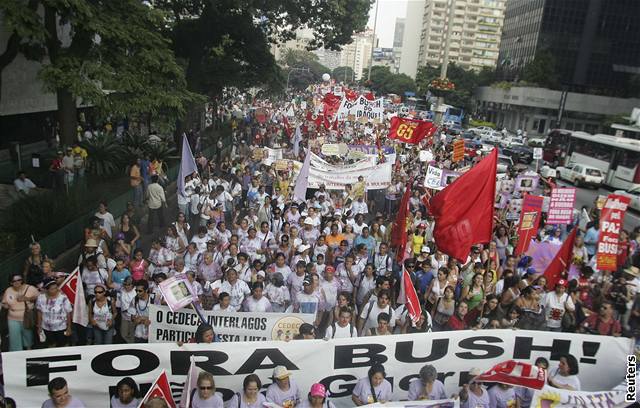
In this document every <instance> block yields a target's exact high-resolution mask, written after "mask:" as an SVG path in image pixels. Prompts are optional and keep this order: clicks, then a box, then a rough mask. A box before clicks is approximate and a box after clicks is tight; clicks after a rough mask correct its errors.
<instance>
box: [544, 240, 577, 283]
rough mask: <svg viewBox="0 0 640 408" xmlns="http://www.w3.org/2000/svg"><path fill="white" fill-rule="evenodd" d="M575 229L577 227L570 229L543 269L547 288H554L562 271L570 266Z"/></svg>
mask: <svg viewBox="0 0 640 408" xmlns="http://www.w3.org/2000/svg"><path fill="white" fill-rule="evenodd" d="M577 230H578V228H574V229H572V230H571V232H570V233H569V236H568V237H567V239H566V240H565V241H564V242H563V243H562V246H561V247H560V250H559V251H558V253H557V254H556V256H554V257H553V260H552V261H551V263H550V264H549V266H547V269H546V270H545V271H544V277H545V278H547V287H548V288H554V287H555V286H556V283H558V281H559V280H560V279H561V278H562V273H563V272H565V271H567V270H568V269H569V267H571V260H572V259H573V245H574V243H575V240H576V231H577ZM565 276H566V275H565Z"/></svg>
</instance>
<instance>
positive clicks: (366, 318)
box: [364, 302, 391, 323]
mask: <svg viewBox="0 0 640 408" xmlns="http://www.w3.org/2000/svg"><path fill="white" fill-rule="evenodd" d="M375 304H376V302H369V310H367V317H365V318H364V321H365V323H366V322H367V320H369V316H370V315H371V311H372V310H373V305H375ZM387 307H388V308H389V311H388V312H387V313H388V314H389V316H391V305H387Z"/></svg>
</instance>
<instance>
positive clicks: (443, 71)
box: [435, 0, 456, 124]
mask: <svg viewBox="0 0 640 408" xmlns="http://www.w3.org/2000/svg"><path fill="white" fill-rule="evenodd" d="M455 10H456V0H449V10H448V12H447V19H448V21H447V22H445V24H447V33H446V37H445V40H444V55H443V56H442V66H441V67H440V79H445V78H446V77H447V69H448V67H449V46H450V45H451V30H452V28H453V19H454V18H455ZM442 105H444V96H438V103H437V105H436V117H435V119H436V124H442V112H440V109H441V106H442Z"/></svg>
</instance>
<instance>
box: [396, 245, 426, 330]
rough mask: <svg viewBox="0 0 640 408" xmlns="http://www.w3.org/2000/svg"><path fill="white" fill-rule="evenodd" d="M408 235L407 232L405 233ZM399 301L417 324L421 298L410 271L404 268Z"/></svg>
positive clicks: (420, 311)
mask: <svg viewBox="0 0 640 408" xmlns="http://www.w3.org/2000/svg"><path fill="white" fill-rule="evenodd" d="M405 235H406V234H405ZM398 303H404V304H405V307H406V309H407V313H408V314H409V318H411V321H412V322H413V323H414V324H415V323H417V322H418V320H420V315H421V314H422V307H420V299H419V298H418V294H417V293H416V288H415V286H413V282H412V281H411V276H410V275H409V272H407V270H406V269H405V268H404V267H403V268H402V280H401V281H400V294H399V295H398Z"/></svg>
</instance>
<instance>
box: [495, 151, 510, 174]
mask: <svg viewBox="0 0 640 408" xmlns="http://www.w3.org/2000/svg"><path fill="white" fill-rule="evenodd" d="M512 168H513V159H511V157H509V156H505V155H502V154H499V155H498V169H497V171H498V173H508V172H509V171H511V169H512Z"/></svg>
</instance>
